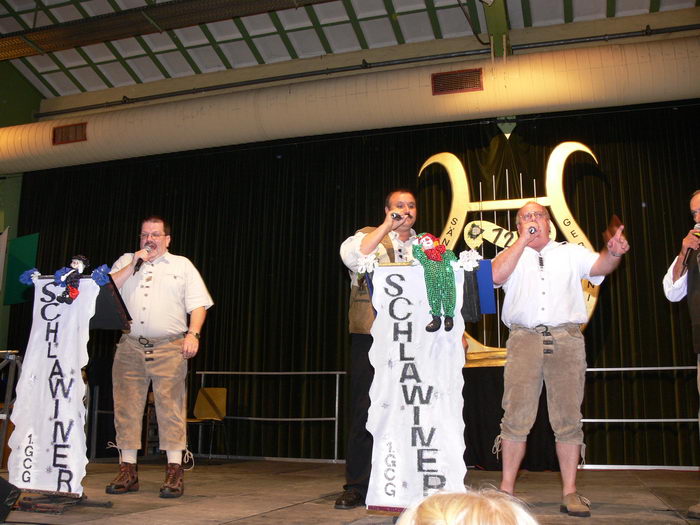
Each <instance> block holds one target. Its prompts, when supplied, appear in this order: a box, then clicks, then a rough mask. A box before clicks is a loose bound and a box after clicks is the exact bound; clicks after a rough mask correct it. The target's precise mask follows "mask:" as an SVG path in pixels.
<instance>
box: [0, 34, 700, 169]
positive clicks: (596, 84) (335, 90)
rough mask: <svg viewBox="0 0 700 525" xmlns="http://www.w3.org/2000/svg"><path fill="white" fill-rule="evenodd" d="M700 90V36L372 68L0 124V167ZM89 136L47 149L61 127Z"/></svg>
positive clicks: (635, 100)
mask: <svg viewBox="0 0 700 525" xmlns="http://www.w3.org/2000/svg"><path fill="white" fill-rule="evenodd" d="M465 69H481V70H482V77H481V80H482V83H483V89H482V90H480V91H468V92H464V93H455V94H450V95H441V96H435V95H433V91H432V82H431V76H432V75H434V74H438V73H450V72H457V71H462V70H465ZM698 96H700V38H699V37H686V38H678V39H673V40H665V41H653V42H644V43H635V44H625V45H609V46H604V47H590V48H578V49H565V50H557V51H550V52H543V53H533V54H523V55H517V56H510V57H508V58H507V60H502V59H498V60H495V61H491V60H488V59H487V60H479V61H474V60H471V61H462V62H454V63H450V64H441V65H439V64H433V65H430V66H423V67H415V68H412V69H403V70H394V71H382V72H368V73H365V74H360V75H354V76H346V77H336V78H327V79H322V80H314V81H307V82H301V83H296V84H289V85H279V86H272V87H266V88H259V89H255V90H249V91H240V92H235V93H229V94H223V95H215V96H208V97H200V98H194V99H189V100H184V101H175V102H168V103H162V104H156V105H149V106H143V107H132V108H129V109H124V110H115V111H109V112H104V113H98V114H91V115H81V116H76V117H75V118H63V119H57V120H50V121H44V122H38V123H34V124H26V125H22V126H13V127H7V128H0V173H21V172H25V171H33V170H38V169H46V168H54V167H60V166H69V165H77V164H87V163H93V162H102V161H108V160H114V159H123V158H130V157H140V156H145V155H155V154H162V153H169V152H175V151H185V150H196V149H201V148H210V147H217V146H225V145H233V144H242V143H252V142H262V141H268V140H275V139H285V138H291V137H302V136H310V135H323V134H328V133H338V132H349V131H361V130H367V129H379V128H389V127H398V126H411V125H421V124H432V123H442V122H451V121H459V120H469V119H478V118H486V117H489V118H492V117H498V116H509V115H519V114H525V113H543V112H553V111H564V110H575V109H588V108H599V107H608V106H624V105H630V104H644V103H651V102H659V101H671V100H681V99H690V98H696V97H698ZM79 123H86V130H87V133H86V136H87V140H85V141H82V142H72V143H68V144H61V145H56V146H54V145H53V143H52V137H53V130H54V128H56V127H58V126H68V125H74V124H79Z"/></svg>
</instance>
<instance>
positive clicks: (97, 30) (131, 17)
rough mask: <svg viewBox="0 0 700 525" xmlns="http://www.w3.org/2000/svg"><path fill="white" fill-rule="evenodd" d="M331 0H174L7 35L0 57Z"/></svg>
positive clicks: (1, 43)
mask: <svg viewBox="0 0 700 525" xmlns="http://www.w3.org/2000/svg"><path fill="white" fill-rule="evenodd" d="M329 1H331V0H173V1H171V2H165V3H159V4H152V5H148V6H144V7H139V8H136V9H128V10H126V11H119V12H116V13H112V14H107V15H100V16H94V17H91V18H84V19H81V20H73V21H71V22H65V23H62V24H56V25H52V26H46V27H40V28H37V29H29V30H26V31H18V32H16V33H10V34H8V35H4V36H3V37H1V38H0V61H1V60H10V59H13V58H21V57H26V56H32V55H39V54H42V51H43V52H44V53H47V52H51V51H61V50H63V49H73V48H76V47H81V46H87V45H91V44H97V43H100V42H109V41H113V40H120V39H123V38H129V37H135V36H140V35H148V34H151V33H158V32H159V29H160V31H167V30H170V29H178V28H181V27H190V26H194V25H199V24H206V23H209V22H217V21H220V20H227V19H234V18H240V17H244V16H250V15H257V14H261V13H267V12H270V11H279V10H283V9H293V8H300V7H305V6H308V5H313V4H322V3H326V2H329Z"/></svg>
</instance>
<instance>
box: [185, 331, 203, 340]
mask: <svg viewBox="0 0 700 525" xmlns="http://www.w3.org/2000/svg"><path fill="white" fill-rule="evenodd" d="M187 334H191V335H193V336H195V337H196V338H197V339H199V338H200V334H199V332H193V331H192V330H187V331H186V332H185V335H187Z"/></svg>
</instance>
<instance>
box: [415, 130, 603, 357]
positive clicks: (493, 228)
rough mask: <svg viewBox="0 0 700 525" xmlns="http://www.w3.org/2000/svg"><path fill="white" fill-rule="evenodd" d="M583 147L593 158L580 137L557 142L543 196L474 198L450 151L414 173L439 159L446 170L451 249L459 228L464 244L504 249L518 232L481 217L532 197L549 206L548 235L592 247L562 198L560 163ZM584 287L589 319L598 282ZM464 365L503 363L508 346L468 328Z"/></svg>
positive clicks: (445, 238)
mask: <svg viewBox="0 0 700 525" xmlns="http://www.w3.org/2000/svg"><path fill="white" fill-rule="evenodd" d="M576 151H582V152H584V153H588V154H589V155H590V156H591V157H593V160H594V161H595V162H596V163H597V162H598V159H596V157H595V155H594V154H593V152H592V151H591V150H590V149H589V148H588V147H587V146H585V145H583V144H581V143H580V142H562V143H561V144H559V145H558V146H557V147H556V148H554V150H553V151H552V153H551V154H550V155H549V159H548V160H547V171H546V179H545V180H546V182H545V195H544V196H542V197H526V198H519V199H505V200H492V201H472V200H471V197H470V193H469V185H468V183H467V173H466V171H465V169H464V166H463V165H462V163H461V161H460V160H459V159H458V158H457V157H456V156H455V155H453V154H452V153H438V154H436V155H433V156H432V157H430V158H429V159H428V160H426V161H425V163H424V164H423V166H421V168H420V171H419V172H418V177H420V176H421V175H422V174H423V171H424V170H425V169H426V168H427V167H428V166H431V165H433V164H440V165H441V166H443V167H444V168H445V170H447V173H448V175H449V178H450V187H451V189H452V204H451V207H450V214H449V216H448V219H447V223H446V224H445V227H444V229H443V231H442V234H441V235H440V241H441V242H442V243H443V244H444V245H445V246H447V247H448V248H452V247H453V246H454V245H455V244H456V243H457V240H458V238H459V235H460V233H462V232H463V235H464V240H465V242H466V243H467V246H469V247H470V248H473V249H478V248H479V247H481V245H482V244H483V242H484V241H488V242H490V243H492V244H494V245H496V246H498V247H499V248H507V247H508V246H510V244H512V243H513V242H514V241H515V240H516V239H517V238H518V232H517V231H509V230H508V229H506V228H503V227H502V226H499V225H497V224H494V223H493V222H488V221H485V220H483V216H482V213H483V212H485V211H504V210H518V209H520V208H521V207H522V206H524V205H525V204H526V203H528V202H530V201H536V202H538V203H539V204H541V205H542V206H547V207H549V211H550V216H551V218H552V219H553V221H554V222H555V223H556V225H555V224H551V232H550V236H551V238H552V239H554V238H555V237H556V228H559V230H560V231H561V232H562V234H563V236H564V238H565V239H566V240H567V241H568V242H571V243H576V244H580V245H581V246H585V247H586V248H589V249H591V250H593V246H592V245H591V243H590V241H589V240H588V237H587V236H586V234H585V233H584V232H583V230H582V229H581V227H580V226H579V225H578V223H577V222H576V219H574V217H573V215H572V213H571V210H569V206H568V205H567V203H566V198H565V197H564V185H563V181H564V166H565V164H566V160H567V159H568V158H569V156H570V155H571V154H572V153H574V152H576ZM474 212H476V213H478V214H479V219H476V220H471V221H470V222H469V223H468V224H467V225H466V226H465V224H464V223H465V222H466V220H467V215H468V214H470V213H474ZM581 286H582V287H583V292H584V298H585V301H586V308H587V310H588V318H589V319H590V318H591V316H592V315H593V311H594V310H595V305H596V302H597V301H598V292H599V287H598V286H596V285H594V284H592V283H590V282H589V281H587V280H582V281H581ZM466 337H467V341H468V345H469V346H468V351H467V366H502V365H503V364H504V362H505V355H506V349H505V348H499V347H495V346H486V345H484V344H483V343H481V342H480V341H478V340H477V339H475V338H474V337H473V336H472V335H471V334H469V333H468V332H467V333H466Z"/></svg>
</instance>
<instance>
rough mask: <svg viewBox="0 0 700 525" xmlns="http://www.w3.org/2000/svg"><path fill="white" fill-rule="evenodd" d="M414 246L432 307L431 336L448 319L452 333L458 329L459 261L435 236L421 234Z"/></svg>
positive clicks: (429, 326)
mask: <svg viewBox="0 0 700 525" xmlns="http://www.w3.org/2000/svg"><path fill="white" fill-rule="evenodd" d="M417 243H418V244H414V245H413V257H414V258H415V259H416V260H417V261H418V262H419V263H421V265H422V266H423V273H424V275H425V288H426V290H427V292H428V304H429V305H430V314H431V315H432V316H433V320H432V321H430V323H428V325H427V326H426V327H425V329H426V331H428V332H437V331H438V330H439V329H440V325H441V324H442V321H441V319H440V317H441V316H442V315H444V316H445V331H446V332H449V331H450V330H452V327H453V326H454V320H453V318H454V315H455V300H456V297H457V292H456V289H455V275H454V271H453V270H452V264H451V262H452V261H456V260H457V257H456V256H455V254H454V252H453V251H452V250H448V249H447V248H446V247H445V246H444V245H443V244H440V241H439V240H438V239H437V237H435V236H434V235H433V234H431V233H421V234H420V235H419V236H418V238H417Z"/></svg>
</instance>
